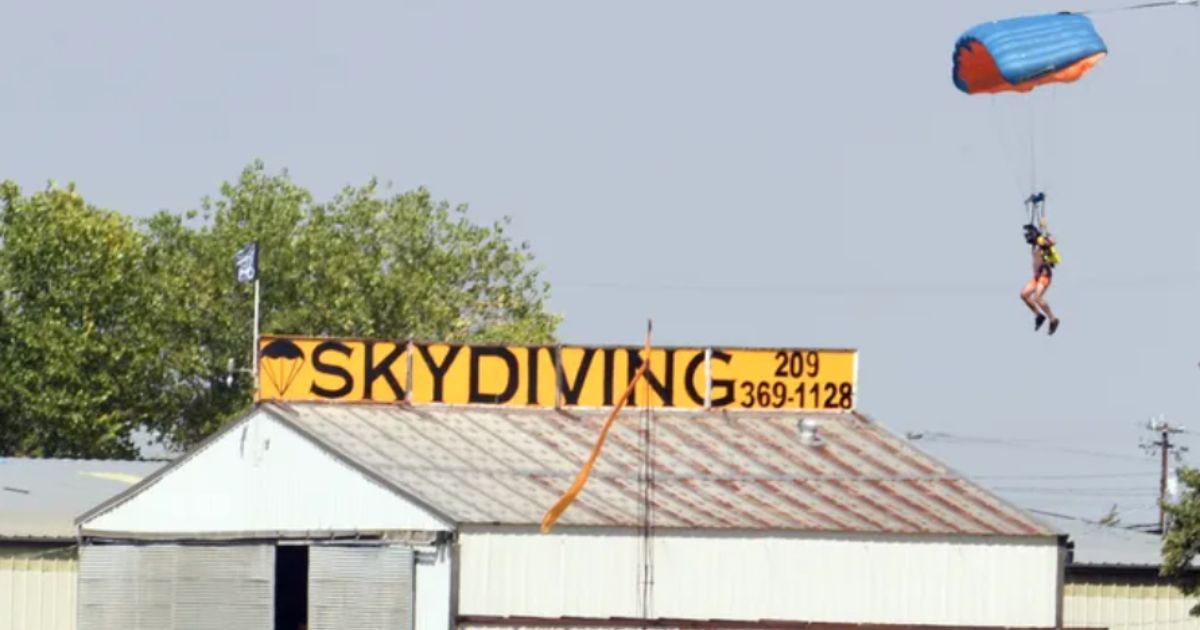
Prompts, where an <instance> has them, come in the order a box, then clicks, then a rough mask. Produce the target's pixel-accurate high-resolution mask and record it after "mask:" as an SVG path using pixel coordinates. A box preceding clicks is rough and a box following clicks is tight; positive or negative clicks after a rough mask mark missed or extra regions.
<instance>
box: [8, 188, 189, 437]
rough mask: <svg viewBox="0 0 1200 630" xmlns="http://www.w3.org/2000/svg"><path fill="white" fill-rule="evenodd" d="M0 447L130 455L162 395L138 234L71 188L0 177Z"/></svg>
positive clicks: (152, 302)
mask: <svg viewBox="0 0 1200 630" xmlns="http://www.w3.org/2000/svg"><path fill="white" fill-rule="evenodd" d="M0 213H2V214H0V289H2V294H0V296H2V297H0V365H3V366H4V380H3V388H0V446H2V448H0V450H2V451H3V452H4V453H7V454H27V455H40V456H73V457H114V456H126V457H127V456H130V455H132V454H133V453H134V446H133V443H132V440H131V437H132V431H133V430H134V429H135V428H136V427H137V426H139V425H141V424H144V423H147V422H149V421H151V420H153V419H154V418H155V417H156V415H157V414H158V412H159V409H161V408H162V407H163V405H164V403H165V402H166V401H165V400H164V399H165V398H167V397H169V396H170V395H171V389H172V388H171V387H170V383H169V382H168V380H167V373H168V370H167V367H168V365H167V363H165V362H164V361H163V360H162V359H163V357H161V356H160V355H159V353H158V345H159V342H160V341H161V335H162V333H163V332H164V331H162V330H160V329H156V327H155V326H154V325H153V322H154V321H155V320H156V314H155V310H156V308H157V304H156V302H157V301H158V298H157V296H156V295H154V293H153V291H152V290H151V287H152V284H151V283H147V282H146V279H145V274H144V273H143V264H144V262H145V257H144V253H143V248H144V245H145V237H144V236H143V235H142V234H140V233H139V232H138V231H137V230H136V229H135V227H134V226H133V224H132V223H131V222H130V221H129V220H128V219H126V218H124V217H122V216H120V215H118V214H116V213H113V212H109V211H104V210H100V209H97V208H94V207H90V206H86V205H85V204H84V203H83V201H82V200H81V199H80V197H79V195H78V194H77V193H76V192H75V190H74V188H73V187H68V188H67V189H66V190H60V189H57V188H54V187H53V186H51V187H50V188H48V189H47V190H46V191H44V192H40V193H37V194H34V195H32V196H30V197H23V196H22V195H21V192H20V190H19V189H18V188H17V187H16V186H15V185H14V184H11V183H4V184H3V185H2V186H0Z"/></svg>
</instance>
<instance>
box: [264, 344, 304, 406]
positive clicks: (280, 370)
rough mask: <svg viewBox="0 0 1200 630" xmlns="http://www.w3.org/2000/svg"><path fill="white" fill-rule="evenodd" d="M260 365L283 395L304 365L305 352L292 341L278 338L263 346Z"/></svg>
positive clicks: (276, 389)
mask: <svg viewBox="0 0 1200 630" xmlns="http://www.w3.org/2000/svg"><path fill="white" fill-rule="evenodd" d="M259 365H260V367H261V368H262V372H263V374H265V375H266V377H267V378H268V379H269V380H270V381H271V384H272V385H274V386H275V391H277V392H279V395H280V396H283V395H284V394H286V393H287V390H288V388H289V387H291V386H292V381H294V380H295V379H296V375H297V374H299V373H300V370H301V368H303V367H304V353H303V352H301V351H300V347H299V346H297V345H296V344H294V343H292V342H291V341H288V340H287V339H276V340H275V341H272V342H271V343H269V344H267V347H265V348H263V350H262V358H261V359H259Z"/></svg>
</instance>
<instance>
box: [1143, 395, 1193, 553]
mask: <svg viewBox="0 0 1200 630" xmlns="http://www.w3.org/2000/svg"><path fill="white" fill-rule="evenodd" d="M1146 429H1147V430H1148V431H1151V432H1153V433H1157V434H1158V435H1157V436H1156V437H1157V439H1156V440H1155V441H1153V442H1150V443H1149V444H1143V445H1142V448H1143V449H1145V450H1146V451H1147V452H1152V451H1155V450H1157V451H1158V452H1159V454H1160V455H1161V456H1162V469H1161V472H1160V474H1159V479H1158V531H1159V533H1160V534H1165V533H1166V532H1167V513H1166V510H1164V509H1163V505H1164V504H1165V503H1166V501H1167V476H1168V475H1169V473H1170V471H1169V470H1168V464H1167V457H1168V456H1169V455H1171V454H1174V455H1175V459H1176V461H1178V460H1179V457H1180V455H1181V454H1182V453H1184V452H1185V451H1187V447H1186V446H1180V445H1178V444H1172V443H1171V436H1172V435H1173V434H1176V433H1183V431H1184V429H1183V427H1176V426H1172V425H1171V424H1169V423H1168V422H1167V421H1166V420H1164V419H1162V418H1161V417H1159V418H1155V419H1153V420H1150V421H1149V422H1147V423H1146Z"/></svg>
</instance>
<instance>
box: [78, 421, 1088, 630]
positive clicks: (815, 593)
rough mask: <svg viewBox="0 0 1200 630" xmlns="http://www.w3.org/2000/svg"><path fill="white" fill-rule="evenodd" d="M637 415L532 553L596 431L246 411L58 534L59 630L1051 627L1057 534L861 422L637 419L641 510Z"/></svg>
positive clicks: (1058, 564)
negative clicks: (61, 575) (809, 424)
mask: <svg viewBox="0 0 1200 630" xmlns="http://www.w3.org/2000/svg"><path fill="white" fill-rule="evenodd" d="M645 413H650V412H645V411H642V410H638V411H629V412H627V413H626V415H625V416H623V417H622V418H621V419H620V420H619V421H618V423H617V425H616V426H615V427H614V429H613V431H612V433H610V435H609V437H608V440H607V442H606V444H605V447H604V451H603V454H602V456H601V457H600V461H599V463H598V465H597V466H596V469H595V471H594V472H593V474H592V477H591V480H590V481H589V483H588V485H587V487H586V488H585V489H584V491H583V493H582V494H581V495H580V496H579V498H578V500H577V501H576V502H575V504H574V505H572V506H571V508H570V509H569V510H567V512H566V513H565V514H564V515H563V517H562V519H561V520H560V521H559V523H558V525H557V526H556V527H555V528H554V530H553V531H552V532H551V533H549V534H542V533H540V532H539V531H538V528H537V524H538V523H539V521H540V520H541V518H542V515H543V514H544V512H545V510H546V509H547V508H548V507H549V506H550V505H552V504H553V503H554V501H555V500H556V499H557V498H558V497H559V495H560V494H561V492H562V491H563V490H564V489H565V488H566V487H567V486H568V485H569V484H570V483H571V480H572V479H573V478H574V476H575V474H576V473H577V471H578V469H579V467H580V465H581V464H582V462H583V461H584V459H585V458H586V457H587V454H588V452H589V451H590V449H591V447H592V444H593V442H594V440H595V438H596V436H597V435H598V433H599V430H600V426H601V424H602V422H603V420H604V417H605V413H604V412H603V411H600V410H572V411H561V410H538V409H522V408H504V407H484V406H470V407H467V406H447V405H419V406H412V405H371V404H327V403H311V404H308V403H304V404H283V403H266V404H262V405H260V406H258V407H257V408H256V409H255V410H253V411H252V412H250V413H249V414H248V415H246V416H245V417H244V418H242V419H241V420H239V421H238V422H235V423H233V424H231V425H230V426H228V427H227V428H226V429H224V430H223V431H222V432H221V433H220V434H218V435H216V436H214V437H213V438H212V439H210V440H209V441H208V442H206V443H205V444H203V445H202V446H200V447H198V448H196V449H195V450H194V451H193V452H191V453H189V454H188V455H187V456H185V457H183V458H180V459H179V460H178V461H176V462H175V463H174V464H172V465H171V466H170V467H168V468H166V469H164V470H162V471H161V472H160V473H158V474H156V475H154V476H152V477H150V478H148V479H146V480H145V481H143V482H142V483H140V484H138V485H137V486H135V487H133V488H131V489H130V490H129V491H128V492H126V493H124V494H122V495H120V496H118V497H115V498H114V499H113V500H111V501H109V502H107V503H105V504H103V505H100V506H98V507H97V508H95V509H93V510H92V511H90V512H89V513H87V514H86V515H84V516H83V517H82V518H81V519H80V520H79V522H78V524H79V529H80V532H79V533H80V536H81V539H82V540H83V541H84V543H85V544H84V546H83V548H82V551H81V555H80V583H79V600H80V606H79V609H80V610H79V615H80V617H79V619H80V623H79V627H80V628H81V630H91V629H95V630H109V629H115V628H123V629H124V628H130V629H138V628H156V629H158V628H222V629H224V628H233V627H237V628H288V629H289V630H292V629H294V628H298V627H304V626H303V625H302V624H307V628H311V629H313V630H316V629H319V628H334V627H336V628H341V629H355V628H384V627H388V628H392V627H414V628H419V629H421V630H445V629H446V628H454V627H622V626H634V625H637V626H641V625H644V624H649V625H654V626H656V627H777V626H778V625H779V624H785V625H786V624H795V623H806V624H809V625H810V626H812V627H816V628H820V627H830V628H832V627H835V626H837V625H838V624H865V625H872V626H893V627H922V626H941V627H979V628H982V627H996V628H999V627H1010V628H1016V627H1019V628H1052V627H1056V626H1059V625H1060V621H1061V614H1062V611H1061V602H1062V579H1063V562H1064V556H1065V547H1064V546H1063V544H1062V541H1061V540H1060V537H1059V536H1058V535H1057V534H1056V533H1055V531H1054V530H1053V529H1051V528H1049V527H1047V526H1046V525H1044V524H1042V523H1041V522H1039V521H1037V520H1035V519H1033V518H1032V517H1030V516H1029V515H1028V514H1026V513H1024V512H1023V511H1021V510H1019V509H1017V508H1014V507H1013V506H1011V505H1009V504H1007V503H1005V502H1004V501H1003V500H1001V499H999V498H997V497H995V496H994V495H992V494H990V493H988V492H987V491H986V490H983V489H982V488H980V487H979V486H977V485H975V484H973V483H971V482H970V481H969V480H967V479H964V478H962V477H961V476H960V475H958V474H956V473H955V472H953V471H951V470H949V469H948V468H947V467H945V466H944V465H942V464H940V463H939V462H937V461H935V460H933V459H931V458H929V457H928V456H926V455H924V454H923V453H921V452H919V451H917V450H915V449H913V448H912V447H911V445H909V444H908V443H907V442H906V441H904V440H902V439H900V438H898V437H896V436H894V435H892V434H891V433H889V432H887V431H886V430H884V429H883V428H882V427H880V426H879V425H878V424H877V423H875V422H873V421H872V420H870V419H868V418H867V417H865V416H863V415H861V414H857V413H826V414H811V413H808V414H798V413H795V412H760V411H754V412H741V413H734V412H720V411H712V412H706V411H668V412H663V411H656V412H652V413H653V416H652V422H651V424H652V426H653V430H652V436H653V439H652V440H651V442H650V443H651V444H652V445H653V453H654V457H653V462H654V466H653V467H652V468H653V480H654V481H653V486H652V488H653V492H652V493H649V494H647V493H644V492H642V491H640V489H639V488H640V486H639V484H641V483H642V482H643V479H644V476H643V475H641V474H640V466H641V465H642V463H643V461H644V458H643V456H642V453H643V444H644V441H643V440H642V432H641V431H640V427H641V422H642V421H643V419H644V415H643V414H645ZM804 419H815V420H816V428H817V437H816V439H815V440H802V439H801V436H800V429H799V426H798V425H799V423H800V422H801V421H802V420H804ZM647 497H651V500H650V501H649V505H650V506H651V507H650V508H649V509H650V513H651V514H652V523H653V532H652V535H649V536H648V535H646V534H648V532H646V531H644V530H643V527H642V526H643V524H644V523H645V519H644V518H643V515H644V513H645V512H644V511H643V510H644V507H645V506H646V505H647V503H646V502H645V499H647ZM645 541H650V543H649V544H648V545H645V544H644V543H645ZM647 567H650V568H651V571H649V574H651V575H652V580H650V581H647V580H645V579H644V576H646V575H647V574H648V572H647V571H646V568H647ZM647 620H648V621H647Z"/></svg>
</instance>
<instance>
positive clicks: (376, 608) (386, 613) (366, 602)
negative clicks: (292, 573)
mask: <svg viewBox="0 0 1200 630" xmlns="http://www.w3.org/2000/svg"><path fill="white" fill-rule="evenodd" d="M308 627H309V628H310V629H311V630H374V629H376V628H389V629H390V630H412V627H413V550H412V549H411V548H408V547H341V546H324V545H313V546H311V547H309V550H308Z"/></svg>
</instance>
